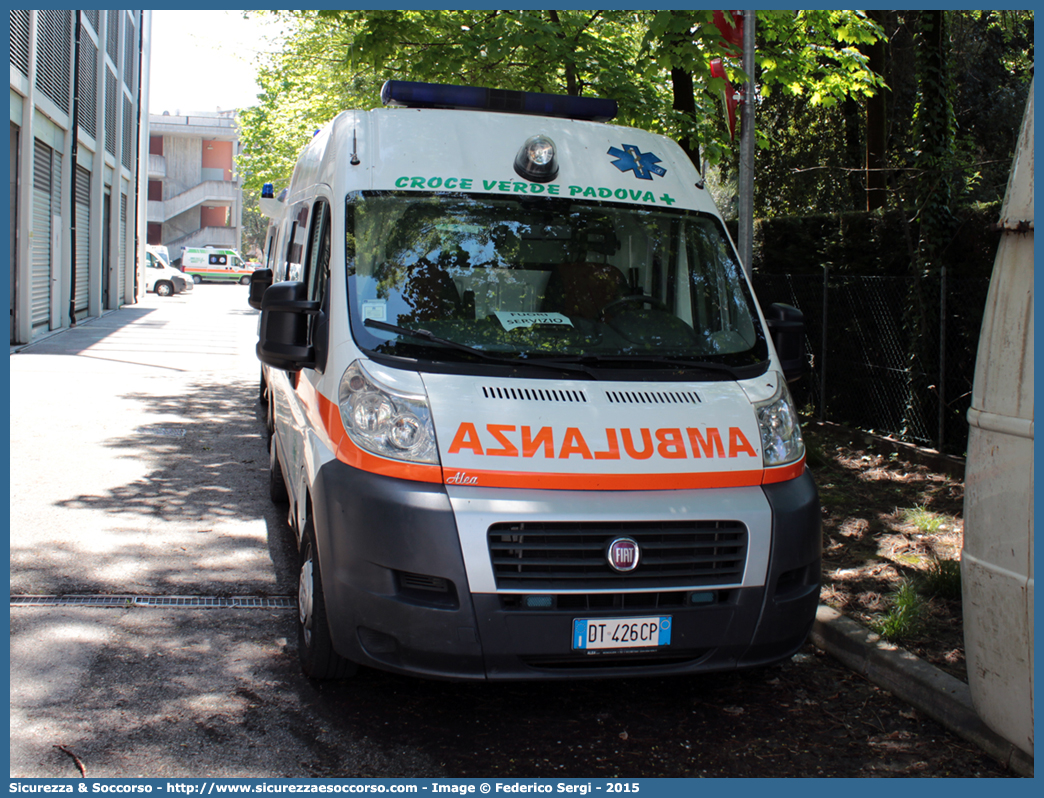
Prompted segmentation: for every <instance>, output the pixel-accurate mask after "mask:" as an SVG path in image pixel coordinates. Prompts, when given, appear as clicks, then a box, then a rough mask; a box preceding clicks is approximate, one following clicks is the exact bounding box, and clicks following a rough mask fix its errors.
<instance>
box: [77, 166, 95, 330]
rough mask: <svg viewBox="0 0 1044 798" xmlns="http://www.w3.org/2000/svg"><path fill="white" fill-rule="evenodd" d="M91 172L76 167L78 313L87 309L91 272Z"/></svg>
mask: <svg viewBox="0 0 1044 798" xmlns="http://www.w3.org/2000/svg"><path fill="white" fill-rule="evenodd" d="M90 267H91V173H90V172H88V171H87V170H86V169H84V168H83V167H82V166H77V167H76V301H75V303H74V305H73V307H74V309H75V311H76V313H79V312H80V311H81V310H87V303H88V299H89V297H90V274H91V269H90Z"/></svg>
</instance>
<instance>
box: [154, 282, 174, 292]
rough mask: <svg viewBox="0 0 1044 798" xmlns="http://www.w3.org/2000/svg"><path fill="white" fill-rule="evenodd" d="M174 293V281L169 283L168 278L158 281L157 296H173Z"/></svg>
mask: <svg viewBox="0 0 1044 798" xmlns="http://www.w3.org/2000/svg"><path fill="white" fill-rule="evenodd" d="M173 293H174V283H168V282H167V281H166V280H161V281H160V282H158V283H156V295H157V296H171V295H172V294H173Z"/></svg>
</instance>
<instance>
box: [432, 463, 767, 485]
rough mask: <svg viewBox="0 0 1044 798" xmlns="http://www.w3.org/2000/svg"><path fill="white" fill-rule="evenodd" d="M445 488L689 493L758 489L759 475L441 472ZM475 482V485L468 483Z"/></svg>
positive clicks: (450, 470)
mask: <svg viewBox="0 0 1044 798" xmlns="http://www.w3.org/2000/svg"><path fill="white" fill-rule="evenodd" d="M444 472H445V474H446V479H445V482H446V484H448V485H452V484H465V485H474V486H476V487H482V488H535V489H540V490H692V489H696V488H740V487H747V486H750V485H760V484H761V479H762V472H761V471H705V472H699V473H692V472H690V473H680V474H561V473H542V472H534V471H473V470H469V469H461V468H457V469H451V468H446V469H444ZM471 478H475V480H476V481H474V482H472V481H470V479H471Z"/></svg>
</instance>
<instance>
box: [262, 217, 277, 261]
mask: <svg viewBox="0 0 1044 798" xmlns="http://www.w3.org/2000/svg"><path fill="white" fill-rule="evenodd" d="M278 230H279V228H278V227H276V226H275V225H274V224H271V225H269V226H268V246H267V247H266V248H265V268H266V269H272V270H273V271H274V270H275V267H276V264H275V262H274V261H273V260H272V255H273V254H274V253H275V242H276V232H277V231H278Z"/></svg>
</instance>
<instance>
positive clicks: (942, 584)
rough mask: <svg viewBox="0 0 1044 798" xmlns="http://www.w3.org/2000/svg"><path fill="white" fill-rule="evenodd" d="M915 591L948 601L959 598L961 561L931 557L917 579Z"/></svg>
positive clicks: (958, 599)
mask: <svg viewBox="0 0 1044 798" xmlns="http://www.w3.org/2000/svg"><path fill="white" fill-rule="evenodd" d="M917 589H918V590H919V591H920V592H921V593H922V594H924V595H926V596H938V597H939V598H942V599H948V600H950V601H960V598H961V561H960V560H940V559H938V558H936V557H933V558H932V559H931V560H930V561H929V563H928V567H927V568H926V569H925V570H924V571H923V572H922V573H921V574H920V576H919V578H918V585H917Z"/></svg>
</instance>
